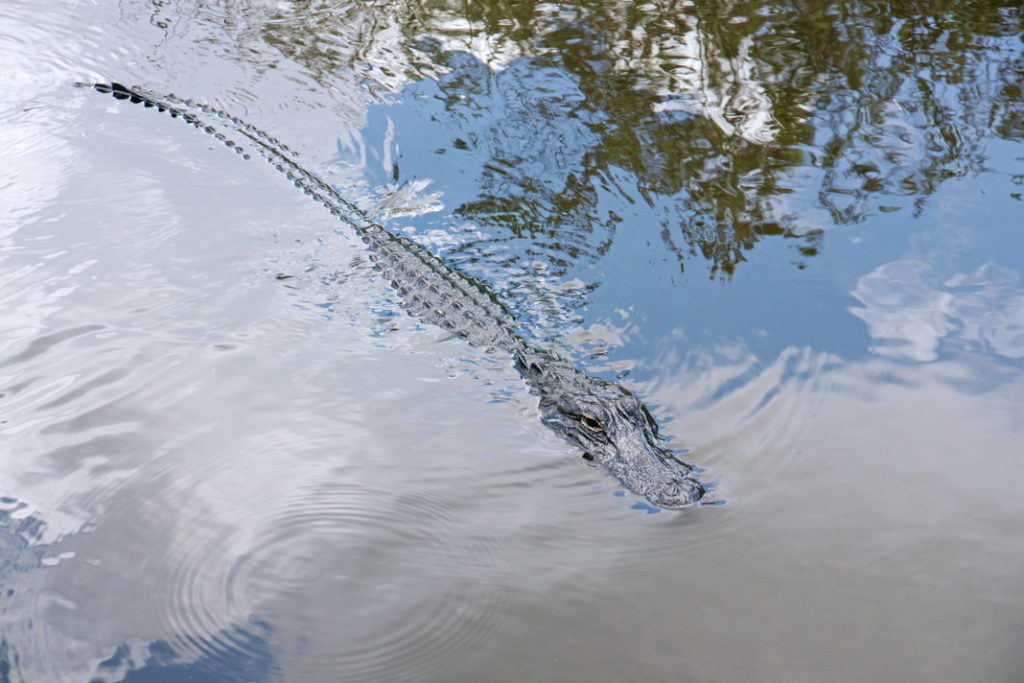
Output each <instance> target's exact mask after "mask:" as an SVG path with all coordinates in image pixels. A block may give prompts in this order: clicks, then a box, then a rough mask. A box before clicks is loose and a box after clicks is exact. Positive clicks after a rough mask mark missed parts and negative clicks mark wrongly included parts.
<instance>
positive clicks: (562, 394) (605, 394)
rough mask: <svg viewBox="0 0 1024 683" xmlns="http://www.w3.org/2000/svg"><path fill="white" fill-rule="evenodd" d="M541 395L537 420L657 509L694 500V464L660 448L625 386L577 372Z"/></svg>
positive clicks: (697, 487) (649, 420) (650, 421)
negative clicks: (565, 381)
mask: <svg viewBox="0 0 1024 683" xmlns="http://www.w3.org/2000/svg"><path fill="white" fill-rule="evenodd" d="M574 379H575V381H573V382H570V383H568V384H569V386H565V385H562V387H560V388H559V389H555V390H554V391H550V392H544V393H542V394H541V400H540V412H541V420H542V421H543V422H544V424H545V425H546V426H548V427H549V428H551V429H553V430H554V431H556V432H558V433H559V434H561V435H562V436H563V437H564V438H566V439H567V440H568V441H570V442H572V443H574V444H576V445H578V446H579V447H580V448H582V449H583V450H584V452H585V453H586V455H585V456H584V457H587V458H588V459H592V460H595V461H597V462H599V463H600V464H601V465H602V466H604V467H605V468H606V469H607V470H608V471H609V472H610V473H611V474H612V475H614V476H615V477H616V478H617V479H618V480H619V481H621V482H622V483H623V485H625V486H626V488H628V489H630V490H631V491H633V492H634V493H637V494H640V495H642V496H644V497H645V498H646V499H647V500H648V501H650V502H651V503H652V504H653V505H656V506H658V507H662V508H670V509H672V508H682V507H686V506H689V505H693V504H695V503H699V502H700V500H701V498H702V497H703V496H704V487H703V486H702V485H701V484H700V482H699V481H697V479H695V478H694V477H693V475H692V472H693V468H691V467H690V466H689V465H687V464H686V463H684V462H683V461H681V460H679V459H677V458H676V456H675V455H674V454H673V452H672V451H670V450H669V449H667V448H664V447H663V446H661V441H662V439H661V437H660V436H659V435H658V425H657V423H656V422H655V421H654V418H653V417H652V416H651V413H650V411H649V410H648V409H647V406H645V405H644V404H643V403H642V402H641V401H640V399H638V398H637V397H636V396H634V395H633V394H632V393H631V392H630V391H628V390H627V389H625V388H623V387H621V386H619V385H618V384H615V383H613V382H609V381H607V380H603V379H601V378H599V377H593V376H591V375H587V374H585V373H582V372H578V371H577V374H576V377H575V378H574Z"/></svg>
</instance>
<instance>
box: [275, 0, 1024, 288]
mask: <svg viewBox="0 0 1024 683" xmlns="http://www.w3.org/2000/svg"><path fill="white" fill-rule="evenodd" d="M313 4H314V5H315V7H308V8H307V7H305V6H304V5H303V6H302V7H301V9H300V6H299V5H294V6H293V7H292V9H293V10H295V11H294V13H288V14H287V16H282V17H280V20H278V21H273V22H269V23H267V24H266V28H265V33H266V37H267V40H268V42H270V43H271V44H273V45H275V46H277V47H278V48H279V49H280V50H281V51H282V52H283V53H284V54H285V55H287V56H288V58H289V59H293V60H295V61H297V62H300V63H303V64H306V65H308V66H309V68H310V69H311V71H312V72H313V73H315V74H320V75H321V78H325V79H326V78H328V75H329V74H334V73H337V72H338V71H339V70H341V69H344V70H349V71H355V72H358V73H360V74H361V75H362V77H363V78H364V79H366V80H367V81H368V82H370V83H371V84H373V86H376V87H383V88H385V90H386V91H387V92H392V93H393V92H398V91H400V90H402V89H403V88H405V87H406V86H408V85H409V84H410V83H415V82H416V81H420V80H421V79H423V78H424V77H426V78H428V79H430V80H431V81H433V82H435V83H436V90H432V89H431V88H430V87H422V86H421V87H417V88H413V89H412V90H408V91H407V94H406V95H404V96H403V99H402V105H401V106H402V107H404V108H412V109H413V110H417V111H418V116H419V117H420V118H421V120H424V121H435V122H440V123H439V129H444V130H446V131H449V133H448V134H449V135H451V138H450V140H451V142H450V144H448V145H445V144H443V143H442V144H441V145H440V146H439V147H438V146H436V145H435V149H436V151H435V152H434V154H435V155H436V163H440V164H443V165H445V164H450V163H453V162H452V161H451V157H452V156H453V155H454V156H458V154H459V151H460V150H461V151H462V152H470V153H472V154H474V155H475V156H476V159H475V162H474V164H473V168H472V171H473V173H474V174H475V176H476V178H477V182H476V188H477V190H476V196H471V197H465V198H461V199H460V201H459V203H458V205H457V206H455V207H454V208H455V209H456V211H457V213H458V214H459V215H461V216H463V217H465V218H466V219H468V220H471V221H473V222H475V223H477V224H479V225H481V226H483V227H484V228H485V229H492V228H493V229H495V230H496V231H497V232H496V234H495V235H494V236H493V237H492V238H491V239H492V240H495V241H497V242H502V241H504V240H507V239H508V238H510V237H513V238H517V239H525V240H527V241H528V242H529V246H528V247H525V248H519V249H516V250H515V251H516V252H518V253H522V252H523V251H524V250H532V251H534V252H536V253H538V254H543V255H544V257H545V258H546V260H547V261H548V262H549V264H550V265H552V266H553V267H554V271H553V272H554V273H555V274H564V273H565V272H566V271H567V270H569V269H571V267H572V265H573V264H576V263H580V262H582V264H583V265H586V264H587V263H588V262H591V261H594V260H596V259H599V258H600V257H601V256H602V255H603V254H605V253H607V251H608V248H609V245H610V243H611V241H612V240H614V239H615V233H616V231H617V230H619V229H629V230H631V231H633V230H642V231H643V234H644V237H645V238H646V239H651V240H657V241H658V242H660V243H663V244H664V245H665V246H666V247H667V248H668V249H670V251H671V252H672V253H674V254H675V255H676V256H677V257H678V258H679V260H680V264H681V265H682V264H683V263H685V262H686V261H687V260H689V259H690V258H691V257H693V256H697V255H700V256H703V257H704V258H706V259H707V260H708V261H710V263H711V273H712V274H713V275H714V274H719V275H722V276H726V277H727V276H729V275H730V274H731V273H732V272H733V270H734V269H735V267H736V266H737V265H738V264H739V263H741V262H743V261H745V260H746V258H747V256H746V254H747V253H748V252H749V251H750V250H751V249H753V248H754V246H755V245H756V244H757V243H758V242H760V241H761V240H762V239H763V238H764V237H765V236H768V235H785V236H788V237H794V238H799V244H798V249H799V253H800V258H809V257H812V256H813V255H814V254H815V253H817V251H818V250H819V249H820V248H821V238H820V234H819V233H818V231H819V230H821V229H827V228H829V227H831V226H832V225H836V224H845V223H851V222H858V221H861V220H863V219H864V218H865V217H866V216H868V215H870V214H871V213H872V212H878V211H891V210H896V209H900V208H904V207H905V208H912V207H913V206H915V205H916V206H918V207H920V202H921V201H923V200H924V199H925V198H926V197H927V196H929V195H931V194H933V193H934V191H935V188H936V187H937V186H938V185H939V184H940V183H941V182H943V181H944V180H945V179H948V178H953V177H961V176H963V175H964V174H967V173H974V172H978V171H980V170H981V169H982V168H983V166H984V158H985V152H984V150H985V139H986V138H987V137H988V136H990V135H991V134H993V133H995V134H997V135H1004V136H1008V137H1019V136H1020V130H1021V126H1020V120H1021V117H1022V113H1021V105H1020V102H1021V98H1020V97H1019V93H1020V87H1021V73H1022V62H1021V56H1020V52H1019V49H1018V47H1019V46H1015V45H1014V43H1013V38H1014V37H1015V36H1016V34H1017V33H1018V31H1019V30H1020V17H1019V16H1018V14H1017V13H1016V12H1015V11H1014V10H1013V9H1012V5H1009V4H1006V3H999V2H987V3H981V4H978V3H972V4H971V6H970V9H969V10H965V9H964V8H963V7H962V6H961V5H958V4H955V3H949V4H947V5H941V6H937V7H932V8H931V10H930V12H929V13H928V15H920V14H918V12H917V11H916V9H915V7H916V6H915V5H913V4H912V3H901V2H888V3H884V6H878V5H877V3H873V4H867V3H863V4H862V3H854V4H852V5H844V7H843V8H842V10H841V11H840V10H838V9H835V8H824V7H823V8H820V9H817V10H815V11H812V12H808V11H807V10H806V8H804V7H803V6H798V5H796V4H793V3H788V2H777V3H770V4H768V5H764V4H760V5H756V6H755V5H739V6H737V5H735V4H732V3H717V2H701V3H664V4H655V5H651V4H648V5H644V6H643V7H639V6H633V5H631V4H623V5H621V6H620V5H619V4H616V3H578V4H570V3H563V4H559V5H551V4H548V3H534V2H526V3H517V5H516V7H515V8H514V9H508V8H505V7H504V6H503V5H500V4H495V3H473V4H472V5H462V4H454V5H452V4H445V3H429V4H418V3H395V4H391V5H376V6H375V9H374V10H373V23H370V17H369V16H368V13H369V10H366V9H365V8H359V9H356V8H355V6H346V7H345V8H344V10H343V11H334V12H327V11H322V10H323V7H322V6H321V5H320V4H318V3H313ZM307 10H308V11H307ZM355 27H358V28H355ZM311 45H317V46H320V48H319V49H308V48H309V46H311ZM327 45H329V46H330V49H323V47H324V46H327ZM470 55H471V57H470ZM324 85H325V86H327V87H331V83H330V81H329V80H325V81H324ZM968 102H969V103H970V106H964V104H965V103H968ZM453 131H457V132H455V133H454V134H452V132H453ZM526 131H529V133H527V134H524V132H526ZM424 156H425V157H427V156H429V155H427V154H424ZM414 161H415V162H416V163H417V164H418V165H417V166H416V167H414V168H412V169H404V170H405V171H406V174H407V175H410V176H416V175H419V174H421V173H423V172H429V171H428V170H427V169H428V165H429V164H432V163H435V161H432V160H430V159H428V158H422V159H415V160H414ZM454 163H459V162H457V161H456V162H454ZM388 171H391V169H388ZM608 194H611V195H613V196H615V197H617V198H618V199H616V200H614V201H609V200H607V199H606V197H607V195H608ZM794 195H803V196H805V197H807V198H810V197H814V198H815V201H816V203H817V204H819V207H820V208H822V209H824V210H825V212H824V213H821V212H819V211H817V210H813V209H810V207H804V206H800V205H799V204H805V203H806V200H803V201H801V202H794V201H793V196H794ZM906 198H910V200H911V201H909V202H907V201H906ZM623 199H624V200H626V201H627V202H629V203H633V202H641V203H643V204H645V205H646V206H647V211H648V215H649V218H648V219H647V220H645V221H644V223H645V225H643V226H639V225H635V224H634V222H633V221H630V220H628V217H625V218H624V217H623V216H622V215H621V214H620V213H619V211H620V210H621V209H619V204H620V203H621V200H623ZM652 219H653V220H652ZM483 246H485V245H482V244H481V243H480V242H479V241H474V242H473V243H471V244H467V245H466V248H465V250H463V253H464V254H467V255H468V254H471V253H472V254H479V253H480V251H481V249H482V247H483ZM503 258H504V259H505V261H503V265H508V264H507V261H509V260H515V254H512V255H510V254H508V253H507V251H506V252H503Z"/></svg>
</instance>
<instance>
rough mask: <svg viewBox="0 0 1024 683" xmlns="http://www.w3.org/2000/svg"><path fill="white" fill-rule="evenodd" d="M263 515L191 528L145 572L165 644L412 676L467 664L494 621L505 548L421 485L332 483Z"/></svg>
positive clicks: (213, 659)
mask: <svg viewBox="0 0 1024 683" xmlns="http://www.w3.org/2000/svg"><path fill="white" fill-rule="evenodd" d="M259 514H260V519H259V520H250V525H248V526H249V527H251V528H244V529H225V530H224V531H223V532H221V533H218V534H209V535H205V536H204V535H201V534H200V535H199V536H198V537H196V538H194V539H193V540H194V541H197V542H192V543H189V544H188V545H187V546H186V547H185V548H183V549H182V552H181V553H178V554H176V555H175V557H174V559H173V560H172V561H170V562H168V563H167V569H166V573H162V574H157V575H154V576H153V577H151V580H152V581H154V582H156V584H157V585H155V586H154V587H153V588H154V589H155V590H157V591H162V592H164V593H165V594H169V596H170V597H169V600H168V602H167V603H166V605H165V608H164V613H163V614H162V620H163V621H164V626H165V628H166V629H167V630H169V631H171V632H172V633H174V634H176V636H175V640H174V641H172V645H173V647H174V649H175V650H176V651H177V653H178V655H179V658H181V659H184V660H189V661H192V662H194V664H195V666H197V667H203V668H204V669H209V670H210V672H211V673H218V674H223V675H227V674H231V673H232V672H235V674H237V672H238V671H239V670H245V669H249V668H250V667H249V666H247V664H251V663H253V662H264V663H265V662H267V661H270V662H272V665H271V668H272V669H273V672H272V673H273V674H274V675H279V676H281V677H283V678H284V679H286V680H346V681H347V680H351V681H389V680H416V679H422V678H423V677H425V676H431V675H434V676H436V675H438V674H442V673H443V672H445V671H446V670H451V669H452V668H458V667H460V666H461V665H464V664H465V663H466V662H468V661H469V660H471V659H472V658H473V656H474V651H475V650H476V649H477V648H476V647H475V646H477V645H478V644H480V643H481V642H484V641H485V640H486V639H487V637H488V635H489V634H491V633H492V631H493V629H494V628H495V627H496V626H497V625H498V622H499V617H500V615H501V614H502V612H503V611H504V610H502V609H501V608H502V605H503V604H505V602H506V601H507V599H508V588H507V585H508V582H506V581H502V580H501V579H502V574H503V573H504V572H505V570H506V568H507V566H508V561H507V557H503V556H504V555H505V553H503V552H502V550H503V549H502V548H501V547H500V546H499V545H498V544H496V543H495V542H494V541H493V540H492V539H489V538H480V537H479V531H475V532H474V531H472V529H473V528H475V527H472V526H471V525H470V524H469V523H467V522H466V515H465V513H464V512H461V513H460V511H459V510H457V509H456V507H455V506H454V505H452V504H450V503H447V502H445V501H441V500H438V499H437V498H436V497H433V496H431V495H430V494H429V493H415V494H412V495H405V496H402V497H396V496H394V495H391V494H388V493H386V492H382V491H372V490H368V489H365V488H362V487H359V486H356V485H352V484H341V485H338V484H336V483H332V484H331V485H329V486H327V485H323V486H321V487H319V488H316V489H314V490H309V491H300V492H297V493H296V494H295V495H293V496H291V497H290V498H289V499H287V500H284V501H282V503H281V506H280V507H279V508H277V509H271V510H266V509H263V510H260V511H259ZM240 545H242V546H244V547H242V548H240V549H238V546H240Z"/></svg>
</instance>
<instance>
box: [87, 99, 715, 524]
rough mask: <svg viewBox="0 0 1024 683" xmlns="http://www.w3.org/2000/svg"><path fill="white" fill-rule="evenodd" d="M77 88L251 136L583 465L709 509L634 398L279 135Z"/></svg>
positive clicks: (653, 494)
mask: <svg viewBox="0 0 1024 683" xmlns="http://www.w3.org/2000/svg"><path fill="white" fill-rule="evenodd" d="M77 85H79V86H84V87H92V88H94V89H96V90H97V91H99V92H101V93H108V94H111V95H113V96H114V97H115V98H117V99H119V100H128V101H130V102H134V103H137V104H142V105H144V106H145V107H151V108H156V109H157V110H159V111H161V112H166V113H169V114H170V115H171V117H173V118H181V119H182V120H184V121H185V122H186V123H189V124H191V125H193V126H195V127H196V128H198V129H200V130H202V131H205V132H206V133H208V134H210V135H212V136H214V137H216V138H217V139H218V140H220V141H221V142H222V143H223V144H225V145H226V146H227V147H229V148H230V149H233V150H234V151H236V152H238V153H239V154H240V155H242V157H243V158H245V159H249V158H250V155H249V153H248V152H247V151H246V149H245V148H244V147H243V146H242V145H240V144H239V143H237V142H235V141H234V140H232V139H230V138H228V137H227V136H226V135H225V134H224V133H222V132H221V131H220V130H218V129H217V128H216V127H215V126H214V125H212V124H211V123H210V121H211V120H213V121H216V122H217V123H218V124H219V125H222V126H225V127H227V128H228V129H229V130H231V131H234V133H236V134H238V135H241V136H243V137H244V138H246V139H247V141H248V142H247V144H248V145H250V146H251V148H252V149H254V150H255V151H256V152H257V153H258V154H259V155H260V156H262V157H263V158H264V159H266V160H267V161H268V162H270V163H271V164H272V165H273V166H274V167H275V168H276V169H277V170H278V171H280V172H281V173H283V174H284V175H285V176H286V177H287V178H288V179H289V180H290V181H292V183H293V184H294V185H295V186H296V187H297V188H298V189H300V190H302V191H303V192H304V193H305V194H306V195H308V196H309V197H311V198H312V199H314V200H316V201H317V202H319V203H321V204H323V206H324V207H325V208H326V209H327V210H328V211H330V212H331V213H332V214H333V215H334V216H336V217H337V218H339V219H340V220H342V221H343V222H344V223H346V224H347V225H348V226H349V227H350V228H351V229H352V230H354V231H355V233H356V234H357V235H358V236H359V237H360V238H361V239H362V241H363V242H364V243H366V245H367V246H368V247H369V251H370V258H371V260H372V262H373V265H374V268H375V269H376V270H377V271H378V272H379V273H380V274H381V276H382V277H383V278H384V279H385V280H386V281H388V282H389V283H390V284H391V286H392V287H393V288H394V289H395V290H396V291H397V292H398V294H399V299H400V305H401V306H402V307H403V308H404V309H405V310H407V311H408V312H409V313H410V314H411V315H413V316H415V317H416V318H419V319H420V320H422V321H424V322H427V323H430V324H433V325H437V326H439V327H441V328H443V329H445V330H448V331H449V332H451V333H452V334H453V335H456V336H458V337H461V338H463V339H465V340H466V341H467V342H468V343H469V344H471V345H473V346H477V347H483V348H487V349H493V350H501V351H505V352H507V353H509V354H510V355H511V357H512V361H513V365H514V367H515V369H516V370H517V371H518V372H519V374H520V375H521V376H522V378H523V380H524V381H525V382H526V384H527V386H528V387H529V390H530V392H531V393H532V394H534V395H536V396H537V397H538V408H539V412H540V419H541V422H542V423H543V424H544V425H545V426H547V427H549V428H550V429H552V430H553V431H555V432H556V433H557V434H559V435H560V436H561V437H562V438H564V439H565V440H566V441H568V442H569V443H571V444H573V445H574V446H577V447H579V448H580V449H581V450H582V451H583V457H584V458H586V459H587V460H590V461H594V462H597V463H599V464H600V465H602V466H603V467H604V468H605V469H606V470H607V471H608V472H609V473H610V474H611V475H612V476H614V477H615V478H616V479H617V480H618V481H619V482H621V483H622V485H623V486H625V487H626V488H627V489H629V490H630V491H632V492H633V493H636V494H638V495H640V496H642V497H644V498H646V499H647V501H648V502H649V503H650V504H651V505H653V506H656V507H658V508H666V509H678V508H684V507H688V506H691V505H694V504H701V503H702V502H703V498H704V494H705V487H704V486H703V485H702V484H701V482H700V481H699V480H698V479H697V477H696V476H695V470H694V468H693V467H692V466H690V465H688V464H687V463H685V462H683V461H682V460H680V459H679V458H678V457H677V453H678V452H677V451H673V450H670V449H668V448H665V447H664V446H663V445H662V443H663V438H662V437H661V436H660V435H659V433H658V425H657V422H656V421H655V420H654V418H653V416H652V415H651V412H650V410H648V408H647V406H645V405H644V403H643V402H642V401H641V400H640V399H639V398H637V397H636V396H635V395H634V394H633V393H632V392H630V391H629V390H627V389H626V388H625V387H622V386H620V385H619V384H617V383H615V382H611V381H609V380H606V379H603V378H601V377H596V376H594V375H589V374H587V373H585V372H583V371H582V370H580V369H578V368H576V367H575V366H574V365H573V364H572V363H571V362H570V361H569V360H567V359H566V358H564V357H563V356H561V355H559V354H558V353H556V352H555V351H553V350H550V349H543V348H538V347H536V346H531V345H530V344H528V343H527V342H526V341H525V340H524V338H523V337H522V336H520V335H519V334H518V333H517V332H516V330H515V318H514V317H513V316H512V314H511V313H510V312H509V310H508V309H507V308H506V307H505V306H504V305H503V304H502V303H501V302H500V301H499V300H498V299H497V297H495V295H494V294H493V293H492V292H490V290H488V289H487V287H486V286H485V285H483V284H482V283H480V282H478V281H477V280H475V279H473V278H471V277H469V276H467V275H465V274H463V273H461V272H459V271H457V270H454V269H452V268H451V267H449V266H448V265H446V264H445V263H444V262H443V261H442V260H441V259H440V258H438V257H437V256H435V255H434V254H432V253H430V252H429V251H427V250H426V249H424V248H423V247H422V246H420V245H419V244H417V243H416V242H414V241H412V240H410V239H408V238H406V237H403V236H401V235H396V234H394V233H392V232H390V231H388V230H387V228H385V227H384V226H382V225H381V224H380V223H378V222H376V221H374V220H373V219H372V218H371V217H370V216H369V215H368V214H367V213H366V212H365V211H364V210H362V209H360V208H359V207H357V206H356V205H354V204H353V203H352V202H350V201H349V200H347V199H345V198H344V197H342V196H341V194H340V193H339V192H338V191H337V190H336V189H335V188H334V187H333V186H331V185H330V184H328V183H327V182H325V181H324V180H322V179H321V178H320V177H319V176H317V175H316V174H314V173H312V172H310V171H308V170H306V169H304V168H303V167H302V166H300V165H299V164H298V163H297V162H296V161H294V159H293V156H292V152H291V150H290V149H289V148H288V146H287V145H285V144H283V143H282V142H280V141H279V140H277V139H276V138H275V137H273V136H271V135H269V134H267V133H265V132H263V131H262V130H260V129H259V128H256V127H255V126H253V125H252V124H250V123H247V122H246V121H243V120H242V119H240V118H239V117H237V116H234V115H232V114H230V113H228V112H225V111H223V110H221V109H217V108H215V107H212V106H210V105H209V104H205V103H197V102H195V101H193V100H190V99H186V98H181V97H178V96H176V95H173V94H157V93H153V92H150V91H148V90H146V89H144V88H141V87H137V86H136V87H126V86H124V85H122V84H120V83H113V82H112V83H79V84H77ZM197 111H198V112H201V113H202V114H197V113H196V112H197ZM202 115H205V116H206V117H209V118H205V119H204V118H203V117H202Z"/></svg>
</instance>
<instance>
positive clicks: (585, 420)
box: [580, 413, 604, 434]
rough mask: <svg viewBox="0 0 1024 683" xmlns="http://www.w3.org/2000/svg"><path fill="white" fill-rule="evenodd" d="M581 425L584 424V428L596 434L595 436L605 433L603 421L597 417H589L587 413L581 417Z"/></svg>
mask: <svg viewBox="0 0 1024 683" xmlns="http://www.w3.org/2000/svg"><path fill="white" fill-rule="evenodd" d="M580 424H582V425H583V426H584V427H586V428H587V429H588V430H590V431H592V432H594V433H595V434H603V433H604V425H603V424H601V421H600V420H598V419H597V418H596V417H591V416H590V415H587V414H586V413H583V414H582V415H580Z"/></svg>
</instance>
